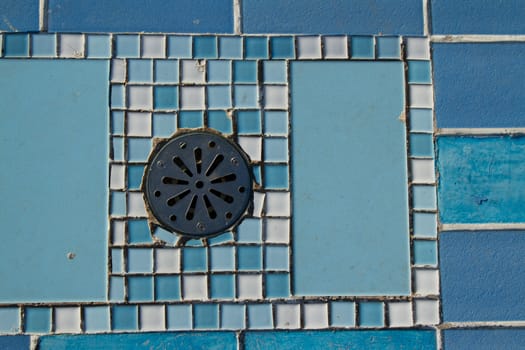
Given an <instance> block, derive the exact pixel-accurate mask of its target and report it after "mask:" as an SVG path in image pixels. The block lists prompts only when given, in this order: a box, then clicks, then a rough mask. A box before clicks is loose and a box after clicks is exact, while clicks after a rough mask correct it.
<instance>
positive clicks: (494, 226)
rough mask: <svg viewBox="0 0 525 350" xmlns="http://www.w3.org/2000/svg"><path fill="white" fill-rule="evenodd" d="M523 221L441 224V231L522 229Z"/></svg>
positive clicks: (523, 227) (524, 225) (524, 224)
mask: <svg viewBox="0 0 525 350" xmlns="http://www.w3.org/2000/svg"><path fill="white" fill-rule="evenodd" d="M523 229H525V223H512V224H506V223H488V224H441V227H440V230H439V231H440V232H441V233H443V231H478V230H479V231H496V230H523Z"/></svg>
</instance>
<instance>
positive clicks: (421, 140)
mask: <svg viewBox="0 0 525 350" xmlns="http://www.w3.org/2000/svg"><path fill="white" fill-rule="evenodd" d="M410 155H411V156H415V157H434V140H433V139H432V135H431V134H410Z"/></svg>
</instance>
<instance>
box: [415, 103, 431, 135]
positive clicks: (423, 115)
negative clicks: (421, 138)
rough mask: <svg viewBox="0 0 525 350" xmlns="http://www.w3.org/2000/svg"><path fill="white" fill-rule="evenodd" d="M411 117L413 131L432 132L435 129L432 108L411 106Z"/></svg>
mask: <svg viewBox="0 0 525 350" xmlns="http://www.w3.org/2000/svg"><path fill="white" fill-rule="evenodd" d="M409 119H410V130H411V131H418V132H427V133H431V132H432V131H433V130H434V124H433V120H432V110H431V109H415V108H411V109H410V112H409Z"/></svg>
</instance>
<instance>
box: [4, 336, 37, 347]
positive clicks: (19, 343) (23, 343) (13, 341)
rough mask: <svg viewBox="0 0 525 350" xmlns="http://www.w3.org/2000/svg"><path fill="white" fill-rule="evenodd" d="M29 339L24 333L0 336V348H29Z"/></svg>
mask: <svg viewBox="0 0 525 350" xmlns="http://www.w3.org/2000/svg"><path fill="white" fill-rule="evenodd" d="M30 342H31V339H30V338H29V337H28V336H25V335H16V336H4V337H0V349H2V350H24V349H27V350H29V349H30V347H29V346H30Z"/></svg>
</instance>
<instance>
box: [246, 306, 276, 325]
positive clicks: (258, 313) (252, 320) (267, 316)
mask: <svg viewBox="0 0 525 350" xmlns="http://www.w3.org/2000/svg"><path fill="white" fill-rule="evenodd" d="M248 327H249V328H250V329H269V328H273V317H272V305H270V304H252V305H248Z"/></svg>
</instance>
